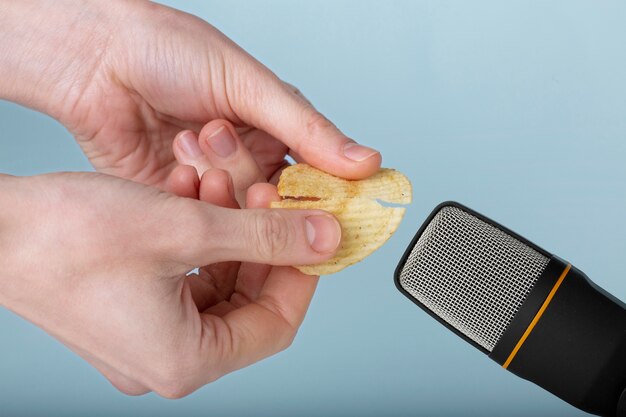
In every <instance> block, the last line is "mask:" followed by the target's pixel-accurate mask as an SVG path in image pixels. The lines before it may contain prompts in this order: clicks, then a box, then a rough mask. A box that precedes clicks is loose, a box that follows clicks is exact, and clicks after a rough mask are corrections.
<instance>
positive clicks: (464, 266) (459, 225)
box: [395, 202, 626, 416]
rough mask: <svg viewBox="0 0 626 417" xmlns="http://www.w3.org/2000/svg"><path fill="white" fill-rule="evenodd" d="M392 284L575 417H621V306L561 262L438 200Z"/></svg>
mask: <svg viewBox="0 0 626 417" xmlns="http://www.w3.org/2000/svg"><path fill="white" fill-rule="evenodd" d="M395 281H396V285H397V287H398V289H399V290H400V291H401V292H402V293H403V294H404V295H405V296H407V297H408V298H409V299H410V300H411V301H413V302H414V303H415V304H417V305H418V306H419V307H421V308H422V309H424V310H425V311H426V312H427V313H428V314H430V315H431V316H432V317H434V318H435V319H436V320H438V321H439V322H440V323H441V324H443V325H445V326H446V327H447V328H448V329H450V330H452V331H453V332H454V333H456V334H457V335H458V336H460V337H461V338H463V339H465V340H466V341H467V342H469V343H471V344H472V345H474V346H475V347H476V348H478V349H479V350H481V351H482V352H483V353H486V354H487V355H489V357H490V358H491V359H493V360H494V361H496V362H497V363H498V364H500V365H501V366H502V367H503V368H504V369H506V370H508V371H510V372H513V373H514V374H516V375H518V376H520V377H522V378H524V379H527V380H529V381H532V382H534V383H535V384H537V385H539V386H541V387H543V388H544V389H546V390H548V391H550V392H552V393H553V394H555V395H556V396H558V397H560V398H561V399H563V400H565V401H567V402H569V403H570V404H572V405H574V406H576V407H578V408H580V409H581V410H584V411H587V412H589V413H593V414H597V415H602V416H626V305H624V304H623V303H622V302H621V301H619V300H617V299H616V298H614V297H613V296H611V295H610V294H608V293H607V292H605V291H604V290H602V289H601V288H599V287H598V286H596V285H595V284H594V283H592V282H591V281H590V280H589V279H588V278H587V276H586V275H585V274H584V273H582V272H581V271H580V270H578V269H576V268H575V267H573V266H572V265H571V264H569V263H568V262H566V261H564V260H562V259H560V258H558V257H556V256H554V255H552V254H550V253H548V252H546V251H545V250H543V249H541V248H540V247H538V246H536V245H535V244H533V243H531V242H529V241H528V240H526V239H524V238H523V237H521V236H519V235H517V234H515V233H513V232H512V231H510V230H508V229H507V228H505V227H503V226H501V225H499V224H498V223H496V222H494V221H492V220H490V219H488V218H486V217H484V216H482V215H480V214H478V213H476V212H475V211H473V210H471V209H469V208H467V207H465V206H462V205H461V204H458V203H454V202H446V203H443V204H440V205H439V206H437V207H436V208H435V210H434V211H433V212H432V213H431V214H430V216H429V217H428V219H427V220H426V222H425V223H424V224H423V225H422V227H421V228H420V230H419V231H418V232H417V235H416V236H415V238H414V239H413V241H412V242H411V244H410V245H409V247H408V249H407V250H406V252H405V253H404V256H403V257H402V260H401V261H400V263H399V265H398V267H397V269H396V273H395Z"/></svg>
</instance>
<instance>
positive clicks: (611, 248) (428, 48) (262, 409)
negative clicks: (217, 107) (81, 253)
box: [0, 0, 626, 416]
mask: <svg viewBox="0 0 626 417" xmlns="http://www.w3.org/2000/svg"><path fill="white" fill-rule="evenodd" d="M168 4H171V5H173V6H176V7H180V8H183V9H184V10H186V11H188V12H191V13H194V14H197V15H199V16H201V17H202V18H204V19H206V20H208V21H210V22H212V23H213V24H214V25H216V26H217V27H218V28H219V29H221V30H222V31H223V32H224V33H226V34H227V35H228V36H230V37H231V38H232V39H234V40H235V41H236V42H238V43H239V44H241V45H242V46H243V47H244V48H245V49H247V50H248V51H249V52H250V53H252V54H253V55H254V56H256V57H257V58H258V59H260V60H261V61H262V62H264V63H265V64H266V65H268V66H269V67H270V68H272V69H273V70H275V71H276V72H277V73H278V75H279V76H281V77H282V78H284V79H285V80H288V81H290V82H291V83H293V84H295V85H297V86H298V87H299V88H300V89H301V90H302V91H303V92H304V93H305V94H306V95H307V96H308V97H309V98H310V99H311V101H313V102H314V103H315V104H316V106H317V107H318V108H319V109H320V110H322V111H323V112H324V113H325V114H326V115H327V116H328V117H330V118H331V119H332V120H333V121H334V122H335V123H336V124H337V125H338V126H340V127H341V128H342V129H343V130H344V131H345V132H347V133H348V134H349V135H351V136H352V137H354V138H356V139H357V140H359V141H361V142H363V143H366V144H369V145H372V146H375V147H377V148H378V149H380V150H381V151H382V154H383V156H384V163H385V165H386V166H392V167H396V168H398V169H400V170H401V171H403V172H405V173H406V174H408V176H409V177H410V178H411V179H412V181H413V185H414V191H415V199H414V200H415V201H414V203H413V204H412V205H411V207H410V208H409V210H408V213H407V216H406V219H405V221H404V223H403V224H402V227H401V229H400V230H399V231H398V233H397V234H396V235H395V236H394V237H393V239H392V240H391V241H390V242H389V243H388V244H387V245H385V246H384V247H383V248H382V249H381V250H380V251H378V252H377V253H376V254H374V255H373V256H372V257H370V258H368V259H367V261H366V262H363V263H361V264H358V265H356V266H354V267H351V268H350V269H348V270H346V271H344V272H342V273H340V274H337V275H335V276H330V277H325V278H323V279H322V281H321V285H320V288H319V291H318V293H317V295H316V297H315V299H314V301H313V304H312V306H311V309H310V313H309V315H308V318H307V320H306V321H305V323H304V325H303V327H302V329H301V331H300V334H299V336H298V338H297V339H296V342H295V343H294V345H293V346H292V348H291V349H289V350H288V351H286V352H284V353H281V354H279V355H277V356H275V357H273V358H271V359H269V360H266V361H264V362H262V363H259V364H257V365H255V366H252V367H250V368H248V369H245V370H242V371H239V372H237V373H235V374H232V375H229V376H227V377H225V378H223V379H221V380H219V381H218V382H216V383H214V384H212V385H209V386H207V387H204V388H202V389H201V390H199V391H198V392H196V393H195V394H193V395H191V396H190V397H188V398H185V399H182V400H179V401H167V400H163V399H160V398H158V397H157V396H155V395H147V396H144V397H140V398H131V397H125V396H123V395H121V394H119V393H118V392H117V391H115V390H114V389H113V388H112V387H111V386H110V385H109V384H108V383H107V382H106V381H105V380H104V379H103V378H102V377H100V376H99V375H98V374H97V373H96V371H94V370H92V369H91V368H90V367H89V366H88V365H87V364H86V363H84V362H83V361H82V360H80V359H79V358H77V357H76V356H74V355H73V354H72V353H70V352H69V351H68V350H67V349H66V348H64V347H63V346H62V345H61V344H59V343H58V342H56V341H55V340H53V339H52V338H50V337H49V336H47V335H46V334H45V333H43V332H42V331H40V330H38V329H37V328H35V327H34V326H32V325H31V324H28V323H26V322H24V321H23V320H21V319H20V318H18V317H16V316H14V315H13V314H11V313H9V312H7V311H0V415H2V416H13V415H25V416H26V415H29V416H33V415H50V416H51V415H65V416H69V415H90V416H108V415H115V416H123V415H129V416H131V415H132V416H166V415H181V416H182V415H188V416H283V415H284V416H289V415H302V416H319V415H327V416H380V415H385V416H408V415H413V416H453V415H463V416H501V415H517V416H524V415H541V416H561V415H562V416H565V415H568V416H570V415H576V414H577V413H579V412H578V411H577V410H575V409H574V408H572V407H570V406H569V405H567V404H565V403H563V402H562V401H561V400H559V399H557V398H555V397H553V396H552V395H551V394H548V393H546V392H545V391H543V390H541V389H540V388H538V387H536V386H534V385H532V384H530V383H528V382H526V381H523V380H521V379H518V378H517V377H515V376H513V375H512V374H509V373H507V372H505V371H503V370H502V369H500V368H499V367H498V366H497V365H496V364H495V363H493V362H491V361H490V360H489V359H488V358H487V357H486V356H484V355H482V354H481V353H480V352H478V351H477V350H475V349H474V348H473V347H471V346H470V345H468V344H466V343H465V342H463V341H462V340H460V339H459V338H457V337H456V336H455V335H453V334H452V333H450V332H449V331H448V330H446V329H445V328H444V327H442V326H441V325H439V324H438V323H436V322H435V321H434V320H433V319H431V318H430V317H428V316H427V315H426V314H425V313H423V312H422V311H421V310H419V309H418V308H417V307H416V306H414V305H413V304H412V303H411V302H409V301H408V300H406V299H405V298H404V297H403V296H401V295H400V294H399V293H398V292H397V290H396V289H395V287H394V285H393V281H392V274H393V270H394V268H395V265H396V262H397V261H398V259H399V257H400V256H401V254H402V252H403V250H404V248H405V245H407V244H408V242H409V241H410V239H411V237H412V236H413V234H414V233H415V231H416V230H417V228H418V227H419V225H420V224H421V222H422V221H423V220H424V218H425V217H426V215H427V214H428V213H429V212H430V210H431V209H432V208H433V207H434V206H435V205H436V204H437V203H439V202H441V201H443V200H447V199H455V200H458V201H460V202H462V203H465V204H467V205H469V206H470V207H472V208H474V209H476V210H478V211H480V212H483V213H484V214H486V215H488V216H490V217H492V218H494V219H496V220H498V221H500V222H502V223H503V224H505V225H507V226H508V227H510V228H512V229H513V230H515V231H517V232H519V233H520V234H522V235H524V236H526V237H528V238H529V239H531V240H533V241H535V242H536V243H538V244H539V245H541V246H543V247H545V248H546V249H548V250H550V251H553V252H555V253H558V254H559V255H561V256H562V257H565V258H567V259H569V260H571V261H572V262H573V263H574V264H575V265H577V266H578V267H579V268H580V269H582V270H583V271H585V272H587V274H588V275H589V276H590V277H592V278H593V279H594V280H595V281H596V282H597V283H598V284H600V285H601V286H603V287H605V288H606V289H607V290H609V291H610V292H612V293H614V294H615V295H617V296H618V297H620V298H622V299H626V274H625V273H624V272H623V269H624V268H623V259H624V256H625V255H626V164H625V162H626V52H625V51H626V24H625V23H624V22H625V21H626V6H625V5H624V3H623V2H609V1H604V2H597V1H572V0H568V1H550V2H546V1H505V2H502V1H491V2H490V1H441V0H436V1H414V2H409V1H393V2H392V1H390V2H384V3H383V2H382V1H379V2H373V1H356V0H353V1H338V2H331V1H324V2H321V1H306V2H304V1H287V0H285V1H264V2H253V1H232V0H231V1H220V2H218V1H210V2H205V1H200V0H197V1H185V2H183V1H169V2H168ZM0 127H1V128H0V136H1V140H0V171H3V172H8V173H12V174H16V175H31V174H37V173H42V172H49V171H57V170H89V169H90V166H89V164H88V162H87V161H86V160H85V158H84V157H83V156H82V154H81V153H80V150H79V149H78V147H77V146H76V145H75V144H74V142H73V141H72V138H71V136H70V135H69V134H68V133H67V132H66V131H65V130H64V129H63V128H62V127H61V126H59V125H58V124H57V123H56V122H54V121H53V120H51V119H49V118H47V117H45V116H42V115H39V114H36V113H34V112H32V111H29V110H26V109H23V108H20V107H17V106H15V105H12V104H8V103H5V102H1V103H0ZM580 414H583V413H580Z"/></svg>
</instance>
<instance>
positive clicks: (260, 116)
mask: <svg viewBox="0 0 626 417" xmlns="http://www.w3.org/2000/svg"><path fill="white" fill-rule="evenodd" d="M248 59H250V58H249V57H248ZM233 64H234V63H233ZM227 67H229V68H238V69H241V71H244V73H242V74H238V76H236V77H233V82H231V83H227V88H226V94H227V96H228V101H229V103H230V104H231V106H232V108H233V110H234V112H235V113H236V114H237V116H238V117H239V118H240V119H242V120H243V121H244V122H246V123H247V124H250V125H252V126H254V127H257V128H259V129H261V130H264V131H265V132H267V133H269V134H270V135H272V136H274V137H275V138H276V139H278V140H280V141H281V142H283V143H284V144H285V145H287V146H288V147H289V148H290V149H291V150H292V151H295V152H296V153H297V154H299V155H300V156H301V157H302V158H303V159H304V160H305V161H306V162H308V163H309V164H311V165H313V166H315V167H317V168H319V169H322V170H324V171H326V172H328V173H330V174H333V175H337V176H340V177H343V178H348V179H362V178H366V177H368V176H370V175H373V174H374V173H376V171H377V170H378V169H379V168H380V164H381V155H380V153H379V152H378V151H376V150H374V149H371V148H368V147H365V146H362V145H359V144H357V143H356V142H354V141H353V140H352V139H350V138H348V137H347V136H346V135H344V134H343V133H342V132H341V131H340V130H339V129H337V127H336V126H335V125H334V124H333V123H331V122H330V121H329V120H328V119H327V118H326V117H324V116H323V115H322V114H321V113H320V112H318V111H317V110H316V109H315V108H314V107H313V106H312V105H311V103H310V102H309V101H308V100H307V99H306V98H304V96H303V95H302V94H301V93H300V92H299V91H298V89H297V88H295V87H293V86H291V85H289V84H287V83H284V82H283V81H281V80H280V79H279V78H278V77H277V76H276V75H274V74H273V73H272V72H271V71H269V70H268V69H267V68H265V67H263V66H262V65H261V64H258V68H251V66H250V65H228V66H227ZM246 71H247V72H246ZM229 87H230V88H229ZM251 87H252V88H251Z"/></svg>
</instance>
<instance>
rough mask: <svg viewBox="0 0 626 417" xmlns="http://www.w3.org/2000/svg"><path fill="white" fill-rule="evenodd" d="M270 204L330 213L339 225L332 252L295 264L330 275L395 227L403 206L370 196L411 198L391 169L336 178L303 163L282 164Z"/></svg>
mask: <svg viewBox="0 0 626 417" xmlns="http://www.w3.org/2000/svg"><path fill="white" fill-rule="evenodd" d="M278 193H279V195H280V196H281V197H283V200H282V201H278V202H273V203H272V205H271V207H272V208H286V209H301V210H307V209H319V210H325V211H328V212H329V213H332V214H333V215H334V216H335V217H336V218H337V220H338V221H339V223H340V224H341V229H342V239H341V245H340V247H339V249H338V251H337V253H336V254H335V256H334V257H333V258H332V259H330V260H328V261H326V262H323V263H320V264H316V265H302V266H296V268H297V269H299V270H300V271H301V272H303V273H305V274H309V275H321V274H332V273H334V272H338V271H340V270H342V269H344V268H346V267H347V266H349V265H352V264H355V263H357V262H359V261H360V260H362V259H364V258H365V257H367V256H369V255H370V254H371V253H372V252H374V251H375V250H376V249H378V248H379V247H381V246H382V245H383V244H384V243H385V242H386V241H387V240H388V239H389V238H390V237H391V235H392V234H393V233H394V232H395V231H396V229H397V228H398V226H399V225H400V222H401V221H402V217H403V216H404V212H405V209H404V208H402V207H383V206H382V205H380V204H379V203H378V202H376V201H375V200H382V201H387V202H391V203H405V204H406V203H410V202H411V183H410V182H409V180H408V179H407V178H406V177H405V176H404V175H402V174H401V173H399V172H398V171H395V170H392V169H384V168H383V169H381V170H380V171H379V172H378V173H376V174H374V175H373V176H371V177H370V178H367V179H365V180H356V181H350V180H345V179H342V178H337V177H335V176H332V175H330V174H327V173H325V172H322V171H319V170H317V169H315V168H313V167H311V166H309V165H306V164H297V165H293V166H291V167H289V168H287V169H285V170H284V171H283V173H282V175H281V177H280V181H279V184H278Z"/></svg>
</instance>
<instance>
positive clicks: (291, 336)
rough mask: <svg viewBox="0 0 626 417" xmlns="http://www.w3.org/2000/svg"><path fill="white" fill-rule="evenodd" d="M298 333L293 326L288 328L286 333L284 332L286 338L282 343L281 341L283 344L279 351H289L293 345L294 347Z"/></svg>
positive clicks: (283, 338)
mask: <svg viewBox="0 0 626 417" xmlns="http://www.w3.org/2000/svg"><path fill="white" fill-rule="evenodd" d="M297 333H298V331H297V330H296V329H294V328H293V327H291V326H288V328H287V330H285V332H284V336H283V337H282V341H281V344H280V346H279V350H280V351H283V350H285V349H288V348H289V347H291V345H293V341H294V340H295V338H296V334H297Z"/></svg>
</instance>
